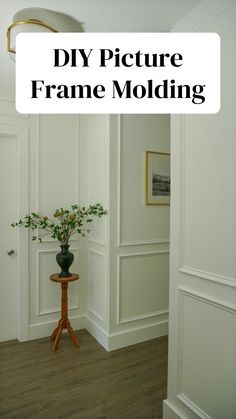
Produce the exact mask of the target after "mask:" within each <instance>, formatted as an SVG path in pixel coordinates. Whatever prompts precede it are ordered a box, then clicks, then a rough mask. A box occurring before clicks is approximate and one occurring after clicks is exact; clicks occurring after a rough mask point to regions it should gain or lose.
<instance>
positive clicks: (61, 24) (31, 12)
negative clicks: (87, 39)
mask: <svg viewBox="0 0 236 419" xmlns="http://www.w3.org/2000/svg"><path fill="white" fill-rule="evenodd" d="M21 32H27V33H33V32H83V28H82V24H81V23H80V22H79V21H78V20H76V19H75V18H73V17H72V16H69V15H67V14H65V13H61V12H57V11H54V10H49V9H42V8H40V7H33V8H27V9H22V10H19V11H18V12H17V13H16V14H15V15H14V16H13V22H12V24H11V25H10V26H9V27H8V29H7V50H8V52H9V54H10V57H11V58H12V59H13V61H15V54H16V49H15V38H16V35H17V34H18V33H21Z"/></svg>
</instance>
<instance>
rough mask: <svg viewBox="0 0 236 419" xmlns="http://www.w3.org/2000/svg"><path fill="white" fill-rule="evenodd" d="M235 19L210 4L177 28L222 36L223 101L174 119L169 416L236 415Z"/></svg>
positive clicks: (225, 6)
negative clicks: (213, 109) (216, 108)
mask: <svg viewBox="0 0 236 419" xmlns="http://www.w3.org/2000/svg"><path fill="white" fill-rule="evenodd" d="M235 21H236V2H235V1H217V2H210V1H207V2H204V4H203V6H202V7H199V8H198V9H196V12H195V13H192V14H191V15H190V16H188V17H187V18H186V20H184V21H182V22H180V24H179V25H178V26H177V27H176V28H174V30H177V31H185V30H193V31H202V32H205V31H206V32H208V31H210V32H217V33H219V34H220V36H221V43H222V45H221V51H222V59H221V61H222V101H221V102H222V105H221V111H220V112H219V113H218V114H216V115H205V116H200V115H198V116H191V115H189V116H183V117H178V116H175V117H172V125H171V129H172V133H171V150H172V169H171V170H172V206H171V271H170V328H169V340H170V348H169V368H168V369H169V374H168V399H167V400H166V402H165V403H164V418H165V419H173V418H175V419H176V418H189V419H193V418H199V417H201V418H208V419H209V418H214V419H234V418H235V414H236V413H235V412H236V390H235V389H236V352H235V347H236V264H235V249H236V222H235V213H236V189H235V181H234V180H235V178H236V141H235V138H236V124H235V108H236V101H235V98H236V88H235V70H236V61H235V39H236V26H235Z"/></svg>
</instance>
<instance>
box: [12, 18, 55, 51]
mask: <svg viewBox="0 0 236 419" xmlns="http://www.w3.org/2000/svg"><path fill="white" fill-rule="evenodd" d="M18 25H36V27H37V25H38V26H40V27H41V28H44V29H47V30H48V31H50V32H58V31H57V30H56V29H55V28H53V27H52V26H50V25H48V24H47V23H45V22H43V21H41V20H38V19H24V20H16V21H14V22H13V23H12V24H11V25H10V26H9V27H8V29H7V50H8V52H11V53H13V54H15V53H16V50H15V46H11V32H12V30H13V29H14V28H16V27H17V26H18ZM24 32H25V31H24ZM33 32H36V30H34V31H33ZM39 32H40V31H39Z"/></svg>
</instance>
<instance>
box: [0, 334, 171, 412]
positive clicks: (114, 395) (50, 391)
mask: <svg viewBox="0 0 236 419" xmlns="http://www.w3.org/2000/svg"><path fill="white" fill-rule="evenodd" d="M77 334H78V337H79V340H80V343H81V348H80V349H78V348H76V347H74V346H73V345H72V343H71V341H70V339H69V337H68V335H66V334H65V335H63V336H62V338H61V341H60V346H59V349H58V351H57V352H52V351H51V344H50V342H49V339H48V338H45V339H39V340H34V341H30V342H23V343H18V342H17V341H9V342H4V343H1V344H0V418H1V419H8V418H11V419H13V418H14V419H28V418H29V419H35V418H37V419H38V418H41V419H44V418H45V419H70V418H73V419H74V418H76V419H154V418H155V419H161V418H162V401H163V399H164V398H166V383H167V338H166V337H162V338H159V339H154V340H152V341H148V342H144V343H141V344H138V345H134V346H129V347H127V348H124V349H120V350H117V351H112V352H106V351H105V349H103V348H102V347H101V346H100V345H99V344H98V343H97V342H96V340H94V338H93V337H91V336H90V335H89V334H88V332H86V331H85V330H82V331H79V332H77Z"/></svg>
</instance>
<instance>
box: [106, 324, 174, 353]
mask: <svg viewBox="0 0 236 419" xmlns="http://www.w3.org/2000/svg"><path fill="white" fill-rule="evenodd" d="M167 334H168V320H164V321H162V322H157V323H154V324H149V325H146V326H143V327H137V328H132V329H128V330H123V331H121V332H117V333H112V334H111V335H110V336H109V351H114V350H115V349H120V348H124V347H125V346H130V345H135V344H136V343H141V342H145V341H147V340H151V339H155V338H159V337H161V336H165V335H167Z"/></svg>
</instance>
